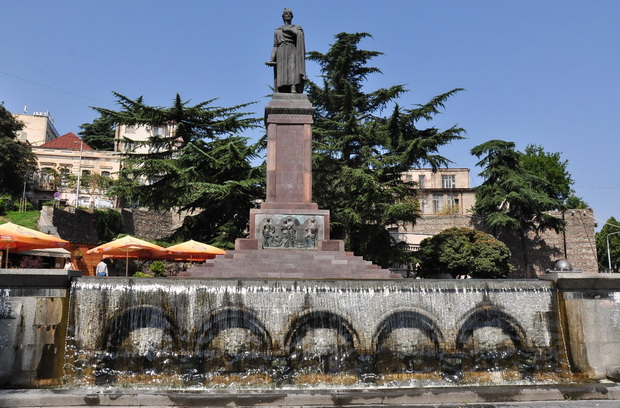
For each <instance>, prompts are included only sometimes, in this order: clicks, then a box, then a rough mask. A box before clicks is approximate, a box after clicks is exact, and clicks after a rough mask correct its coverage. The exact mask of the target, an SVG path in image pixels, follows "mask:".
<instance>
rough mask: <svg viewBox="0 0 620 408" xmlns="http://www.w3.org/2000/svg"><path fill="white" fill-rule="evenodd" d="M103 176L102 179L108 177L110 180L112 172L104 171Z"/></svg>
mask: <svg viewBox="0 0 620 408" xmlns="http://www.w3.org/2000/svg"><path fill="white" fill-rule="evenodd" d="M101 176H102V177H106V178H110V172H109V171H102V172H101Z"/></svg>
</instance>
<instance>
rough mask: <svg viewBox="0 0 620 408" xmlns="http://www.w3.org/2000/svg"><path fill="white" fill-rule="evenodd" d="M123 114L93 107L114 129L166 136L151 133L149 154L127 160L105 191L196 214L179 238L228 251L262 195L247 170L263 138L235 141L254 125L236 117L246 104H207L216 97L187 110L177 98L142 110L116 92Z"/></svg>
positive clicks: (257, 179) (257, 171) (258, 174)
mask: <svg viewBox="0 0 620 408" xmlns="http://www.w3.org/2000/svg"><path fill="white" fill-rule="evenodd" d="M115 95H116V97H117V100H118V104H119V105H121V110H119V111H113V110H108V109H103V108H95V109H96V110H97V111H98V112H99V113H100V114H101V118H102V120H104V121H110V122H112V123H116V124H117V125H127V126H151V127H152V128H157V127H159V126H163V125H171V126H173V127H174V130H175V131H174V132H172V133H171V134H170V135H169V136H162V135H158V134H155V135H153V136H152V137H151V138H150V139H149V140H148V141H146V142H144V144H145V145H147V146H148V148H149V149H148V150H149V153H145V154H137V153H127V154H125V160H124V168H123V169H122V170H121V174H120V177H119V180H118V182H117V183H116V185H115V186H113V187H112V189H111V192H112V193H113V194H116V195H118V196H119V197H121V198H123V199H125V200H128V201H131V202H134V203H138V204H139V205H142V206H146V207H150V208H152V209H156V210H168V209H171V208H178V209H179V210H185V211H194V210H196V211H197V213H195V215H193V216H190V217H186V218H185V221H184V224H183V226H182V227H181V228H180V229H179V230H178V231H177V235H178V237H179V238H181V239H188V238H192V239H196V240H202V241H206V242H210V243H213V244H215V245H218V246H224V247H230V246H231V245H232V242H234V240H235V238H237V237H239V236H242V234H243V231H245V229H246V225H247V221H248V215H249V209H250V208H252V207H253V206H254V203H255V200H256V199H258V198H261V197H262V196H263V190H264V169H263V167H262V166H259V167H253V166H252V164H251V160H252V159H254V158H255V157H257V154H258V152H259V151H260V149H261V148H262V147H263V146H264V140H261V141H259V142H258V143H256V144H254V145H248V144H247V138H245V137H241V136H239V135H237V134H238V133H240V132H242V131H243V130H245V129H249V128H252V127H254V126H255V125H256V123H257V119H253V118H249V117H248V115H247V114H246V113H241V112H239V111H240V110H241V109H243V108H245V107H247V106H248V105H249V104H243V105H238V106H234V107H230V108H222V107H215V106H212V104H213V102H214V101H215V100H214V99H212V100H208V101H205V102H201V103H198V104H196V105H194V106H189V105H188V102H186V101H183V100H182V99H181V97H180V96H179V95H178V94H177V95H176V97H175V99H174V101H173V104H172V106H171V107H169V108H163V107H154V106H148V105H146V104H144V102H143V99H142V97H139V98H137V99H130V98H127V97H125V96H123V95H121V94H118V93H115Z"/></svg>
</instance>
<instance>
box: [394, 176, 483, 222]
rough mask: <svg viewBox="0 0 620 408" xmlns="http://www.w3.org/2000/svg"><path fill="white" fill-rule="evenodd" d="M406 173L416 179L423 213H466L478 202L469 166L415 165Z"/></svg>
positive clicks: (406, 179) (411, 179)
mask: <svg viewBox="0 0 620 408" xmlns="http://www.w3.org/2000/svg"><path fill="white" fill-rule="evenodd" d="M403 177H404V178H405V181H413V182H415V183H416V185H417V188H418V200H419V202H420V210H421V211H422V214H423V215H450V214H466V213H467V212H469V210H470V209H471V208H472V206H473V205H474V203H475V202H476V197H475V194H474V192H473V190H472V189H471V187H470V176H469V169H451V168H448V169H438V170H436V171H433V170H431V169H412V170H409V171H408V172H407V173H405V174H404V176H403Z"/></svg>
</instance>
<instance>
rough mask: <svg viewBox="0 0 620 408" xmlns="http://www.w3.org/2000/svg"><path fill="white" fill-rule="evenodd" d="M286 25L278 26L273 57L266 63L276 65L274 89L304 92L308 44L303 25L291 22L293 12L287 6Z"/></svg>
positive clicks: (281, 91)
mask: <svg viewBox="0 0 620 408" xmlns="http://www.w3.org/2000/svg"><path fill="white" fill-rule="evenodd" d="M282 20H283V21H284V25H282V26H280V27H278V28H276V31H275V33H274V37H273V50H272V51H271V59H270V60H269V62H266V63H265V64H267V65H269V66H273V67H274V72H273V73H274V88H275V89H274V91H275V92H280V93H302V92H303V88H304V80H305V79H306V44H305V40H304V32H303V30H302V29H301V26H298V25H294V24H291V22H292V21H293V12H292V11H291V10H290V9H288V8H285V9H284V12H283V13H282Z"/></svg>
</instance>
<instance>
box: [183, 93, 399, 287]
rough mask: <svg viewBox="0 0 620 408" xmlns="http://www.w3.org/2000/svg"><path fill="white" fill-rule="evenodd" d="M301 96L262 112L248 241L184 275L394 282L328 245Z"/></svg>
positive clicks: (309, 111) (308, 116)
mask: <svg viewBox="0 0 620 408" xmlns="http://www.w3.org/2000/svg"><path fill="white" fill-rule="evenodd" d="M313 114H314V108H313V107H312V104H310V102H309V101H308V97H307V96H306V95H305V94H286V93H276V94H274V95H273V98H272V100H271V102H270V103H269V104H268V105H267V107H266V108H265V123H266V125H267V191H266V199H265V201H264V202H263V203H262V204H261V206H260V208H257V209H252V210H250V231H249V232H250V234H249V238H244V239H237V241H236V242H235V250H234V251H228V252H227V253H226V255H220V256H217V257H216V258H215V259H210V260H207V261H206V262H205V263H204V264H203V265H200V266H195V267H194V268H192V269H191V270H190V271H189V275H190V276H194V277H213V278H291V279H387V278H393V277H400V275H392V274H391V273H390V271H389V270H387V269H381V268H380V267H378V266H376V265H373V264H372V263H370V262H368V261H364V260H363V259H362V258H361V257H357V256H353V254H351V253H347V252H345V251H344V243H343V242H342V241H339V240H331V239H330V232H329V221H330V220H329V210H320V209H319V208H318V205H317V204H316V203H314V202H312V123H313V119H312V116H313Z"/></svg>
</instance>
